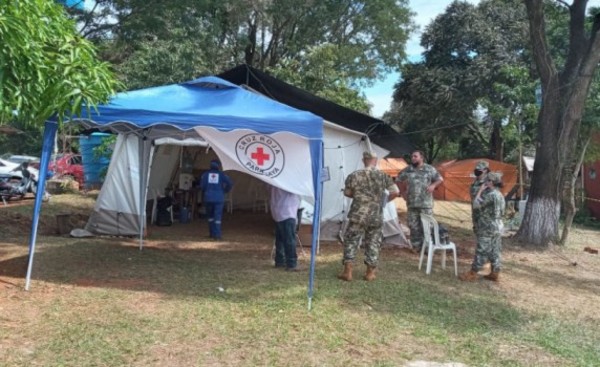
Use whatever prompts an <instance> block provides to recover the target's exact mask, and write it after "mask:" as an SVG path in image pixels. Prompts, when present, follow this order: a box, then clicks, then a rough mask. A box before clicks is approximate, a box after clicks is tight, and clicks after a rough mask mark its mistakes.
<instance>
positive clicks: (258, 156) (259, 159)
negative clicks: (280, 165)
mask: <svg viewBox="0 0 600 367" xmlns="http://www.w3.org/2000/svg"><path fill="white" fill-rule="evenodd" d="M250 157H252V159H254V160H256V163H257V164H258V165H259V166H262V165H263V164H264V163H265V161H268V160H269V159H270V158H271V156H270V155H268V154H266V153H265V152H264V151H263V148H256V152H254V153H252V154H250Z"/></svg>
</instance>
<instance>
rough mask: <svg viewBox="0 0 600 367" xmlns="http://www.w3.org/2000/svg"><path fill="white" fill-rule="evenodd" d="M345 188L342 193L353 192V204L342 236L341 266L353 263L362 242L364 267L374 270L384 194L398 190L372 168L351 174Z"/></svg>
mask: <svg viewBox="0 0 600 367" xmlns="http://www.w3.org/2000/svg"><path fill="white" fill-rule="evenodd" d="M345 186H346V187H345V190H351V191H352V204H351V205H350V211H349V212H348V226H347V227H346V231H345V233H344V259H343V261H342V263H344V264H345V263H346V262H353V261H354V259H355V258H356V252H357V250H358V246H359V245H360V240H361V238H362V241H363V244H364V246H365V264H367V265H369V266H373V267H376V266H377V263H378V261H379V249H380V247H381V242H382V240H383V206H384V205H385V204H386V203H387V196H388V195H387V193H386V192H385V190H386V189H387V190H388V191H390V192H397V191H398V188H397V187H396V185H395V184H394V181H393V180H392V178H391V177H390V176H388V175H387V174H385V173H384V172H382V171H380V170H378V169H376V168H374V167H367V168H364V169H360V170H357V171H355V172H352V173H351V174H350V175H349V176H348V177H347V178H346V183H345Z"/></svg>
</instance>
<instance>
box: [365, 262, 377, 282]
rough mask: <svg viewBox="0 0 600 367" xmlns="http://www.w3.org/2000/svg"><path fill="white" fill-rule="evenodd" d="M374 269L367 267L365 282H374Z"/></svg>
mask: <svg viewBox="0 0 600 367" xmlns="http://www.w3.org/2000/svg"><path fill="white" fill-rule="evenodd" d="M375 278H376V277H375V267H374V266H371V265H367V272H366V273H365V280H366V281H367V282H370V281H372V280H375Z"/></svg>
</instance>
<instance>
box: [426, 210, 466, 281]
mask: <svg viewBox="0 0 600 367" xmlns="http://www.w3.org/2000/svg"><path fill="white" fill-rule="evenodd" d="M421 223H423V234H424V240H423V246H422V247H421V256H420V258H419V270H421V266H422V265H423V258H424V257H425V247H427V270H426V271H425V273H426V274H431V266H432V263H433V254H434V252H435V251H437V250H441V251H442V269H446V251H447V250H452V254H453V255H454V275H455V276H458V264H457V261H456V245H455V244H454V243H453V242H448V243H440V227H439V225H438V222H437V221H436V220H435V218H434V217H433V216H432V215H428V214H421ZM432 228H433V238H431V229H432Z"/></svg>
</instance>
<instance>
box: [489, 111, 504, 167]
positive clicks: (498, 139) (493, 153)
mask: <svg viewBox="0 0 600 367" xmlns="http://www.w3.org/2000/svg"><path fill="white" fill-rule="evenodd" d="M501 129H502V121H500V120H498V121H494V127H493V130H492V136H491V139H490V153H489V156H490V157H494V159H495V160H497V161H499V162H503V161H504V139H502V133H501Z"/></svg>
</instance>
